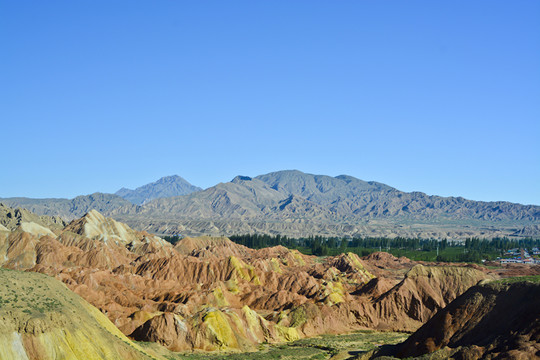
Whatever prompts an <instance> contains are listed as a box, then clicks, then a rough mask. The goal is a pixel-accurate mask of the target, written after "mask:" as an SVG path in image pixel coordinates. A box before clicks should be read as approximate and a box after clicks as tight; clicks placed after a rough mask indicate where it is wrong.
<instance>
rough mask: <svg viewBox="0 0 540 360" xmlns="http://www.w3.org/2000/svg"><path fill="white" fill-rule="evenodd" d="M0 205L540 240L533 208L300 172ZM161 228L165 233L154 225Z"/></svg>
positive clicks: (197, 222)
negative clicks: (135, 194)
mask: <svg viewBox="0 0 540 360" xmlns="http://www.w3.org/2000/svg"><path fill="white" fill-rule="evenodd" d="M177 179H182V178H180V177H177V178H176V177H164V178H162V179H160V180H158V181H156V182H154V183H151V184H147V185H145V186H142V187H140V188H137V189H142V188H145V187H146V188H145V189H148V188H152V187H153V186H154V184H157V183H160V182H161V183H160V184H161V186H162V187H161V188H160V190H159V191H162V192H161V193H162V194H165V190H164V188H163V187H166V186H167V185H166V184H173V185H172V187H173V189H172V190H171V191H176V190H174V188H175V184H176V180H177ZM182 180H183V179H182ZM199 189H200V188H199ZM169 190H170V189H169ZM159 191H157V190H156V192H155V194H157V193H158V192H159ZM119 192H120V191H119ZM143 192H144V191H143ZM126 194H127V193H126V192H124V196H126V197H127V195H126ZM0 201H2V202H5V203H6V204H7V205H10V206H23V207H27V208H29V209H30V210H32V211H34V212H36V213H39V214H44V215H60V216H63V217H65V218H67V219H72V218H76V217H80V216H82V215H83V214H84V213H86V212H88V211H89V210H91V209H96V210H98V211H100V212H102V213H104V214H105V215H108V216H113V217H115V218H116V219H118V220H122V221H124V222H127V223H128V224H129V225H130V226H133V227H135V228H137V229H144V230H147V231H150V232H154V233H160V234H166V233H183V234H184V235H190V236H196V235H203V234H206V235H233V234H239V233H249V232H258V233H260V232H263V233H269V234H277V233H280V234H282V235H288V236H306V235H311V233H309V234H308V233H307V232H306V229H308V228H309V227H310V226H311V228H313V229H316V228H318V229H323V230H322V234H323V235H326V236H390V237H394V236H408V237H416V236H418V237H438V238H442V237H448V238H463V237H470V236H480V237H496V236H518V237H523V236H540V226H539V225H540V206H536V205H522V204H516V203H510V202H505V201H496V202H485V201H474V200H468V199H465V198H463V197H442V196H437V195H427V194H425V193H422V192H418V191H416V192H404V191H400V190H398V189H395V188H393V187H391V186H389V185H386V184H382V183H379V182H376V181H364V180H361V179H357V178H355V177H353V176H350V175H339V176H336V177H332V176H327V175H314V174H308V173H303V172H301V171H299V170H283V171H277V172H272V173H268V174H263V175H258V176H256V177H249V176H242V175H239V176H236V177H235V178H233V179H232V180H231V181H230V182H225V183H219V184H217V185H215V186H212V187H210V188H207V189H204V190H202V189H201V190H198V191H194V192H191V193H189V194H186V195H179V196H173V197H161V198H155V199H149V198H148V199H146V200H143V203H141V204H133V203H132V202H130V201H128V200H126V199H125V198H122V197H120V196H118V195H115V194H100V193H96V194H91V195H87V196H80V197H77V198H75V199H72V200H67V199H51V200H49V199H36V200H34V199H23V198H11V199H0ZM216 222H218V223H220V224H222V225H216ZM237 222H243V224H242V225H241V226H238V225H237ZM165 223H167V224H168V225H166V226H165V227H164V226H162V225H160V224H165Z"/></svg>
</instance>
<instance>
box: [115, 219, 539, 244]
mask: <svg viewBox="0 0 540 360" xmlns="http://www.w3.org/2000/svg"><path fill="white" fill-rule="evenodd" d="M113 217H114V218H115V219H116V220H118V221H122V222H125V223H126V224H128V225H129V226H131V227H132V228H134V229H139V230H140V231H147V232H150V233H154V234H160V235H180V234H181V235H184V236H201V235H210V236H232V235H239V234H268V235H277V234H279V235H285V236H289V237H307V236H312V235H313V236H328V237H366V236H368V237H370V236H371V237H390V238H391V237H396V236H401V237H408V238H417V237H418V238H424V239H428V238H438V239H441V238H447V239H464V238H467V237H480V238H494V237H504V236H517V235H519V236H531V234H536V232H535V231H533V230H534V229H533V230H530V229H531V227H530V226H529V228H527V229H528V231H526V232H524V231H522V229H523V228H524V227H526V226H527V225H526V224H527V222H520V221H515V222H500V223H497V224H493V223H492V222H489V221H482V220H469V221H462V222H456V221H448V222H446V221H444V220H438V221H431V222H430V221H424V222H419V221H417V222H413V221H400V222H394V223H393V222H390V221H387V220H378V219H373V220H359V221H357V222H355V223H335V224H331V223H330V224H329V223H321V222H317V221H313V220H309V219H290V220H288V221H264V220H245V221H243V220H234V219H233V220H225V219H215V220H213V219H209V220H201V219H194V218H159V217H158V218H146V217H143V216H134V215H115V216H113ZM520 231H521V233H519V234H518V232H520Z"/></svg>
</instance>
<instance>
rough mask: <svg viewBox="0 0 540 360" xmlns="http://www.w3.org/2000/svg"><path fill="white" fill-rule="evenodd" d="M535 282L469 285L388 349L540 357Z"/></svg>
mask: <svg viewBox="0 0 540 360" xmlns="http://www.w3.org/2000/svg"><path fill="white" fill-rule="evenodd" d="M539 299H540V284H539V283H538V282H536V283H534V282H528V281H517V282H486V283H483V284H481V285H478V286H474V287H472V288H470V289H469V290H468V291H467V292H465V293H464V294H463V295H461V296H460V297H458V298H457V299H455V300H454V301H453V302H452V303H450V304H449V305H448V306H447V307H446V308H444V309H443V310H441V311H439V312H438V313H437V314H436V315H435V316H433V317H432V318H431V319H430V320H429V321H428V322H427V323H426V324H425V325H424V326H422V327H421V328H420V329H419V330H418V331H417V332H415V333H414V334H413V335H411V337H409V338H408V339H407V340H406V341H405V342H404V343H403V344H401V345H398V346H397V348H396V349H394V350H393V354H394V355H397V356H399V357H412V356H420V355H424V354H428V353H432V352H434V351H437V350H440V349H442V350H441V353H444V354H446V355H447V358H452V359H480V358H481V359H535V358H538V357H540V300H539Z"/></svg>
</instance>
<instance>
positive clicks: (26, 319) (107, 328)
mask: <svg viewBox="0 0 540 360" xmlns="http://www.w3.org/2000/svg"><path fill="white" fill-rule="evenodd" d="M28 358H30V359H32V358H43V359H69V360H78V359H81V360H82V359H85V360H90V359H111V360H113V359H114V360H116V359H127V360H131V359H133V360H135V359H151V358H152V357H150V356H149V355H147V354H146V353H145V351H144V350H143V349H142V348H140V347H139V346H138V345H137V344H135V343H133V342H131V341H130V340H129V339H128V338H126V337H125V336H124V335H123V334H122V333H121V332H120V331H119V330H118V329H117V328H116V327H115V326H114V325H113V324H112V323H111V322H110V321H109V320H108V319H107V317H106V316H105V315H104V314H102V313H101V312H100V311H99V310H97V309H96V308H94V307H93V306H91V305H90V304H88V303H87V302H86V301H84V300H83V299H82V298H81V297H79V296H78V295H77V294H75V293H73V292H71V291H70V290H69V289H68V288H67V287H65V286H64V284H62V283H61V282H59V281H57V280H55V279H53V278H51V277H48V276H46V275H43V274H38V273H31V272H20V271H13V270H7V269H0V359H1V360H4V359H5V360H8V359H9V360H17V359H28Z"/></svg>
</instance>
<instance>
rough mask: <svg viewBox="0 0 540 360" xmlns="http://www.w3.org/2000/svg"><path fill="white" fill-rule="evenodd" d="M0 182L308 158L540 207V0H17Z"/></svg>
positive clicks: (46, 191) (187, 174)
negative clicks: (539, 205)
mask: <svg viewBox="0 0 540 360" xmlns="http://www.w3.org/2000/svg"><path fill="white" fill-rule="evenodd" d="M0 36H1V38H0V46H1V56H0V69H1V70H0V119H1V120H0V121H1V127H0V131H1V140H2V141H1V144H2V155H3V156H2V159H3V161H2V165H1V168H0V169H1V170H0V197H11V196H28V197H74V196H76V195H79V194H89V193H92V192H95V191H101V192H114V191H116V190H118V189H119V188H121V187H123V186H125V187H130V188H134V187H137V186H140V185H143V184H146V183H148V182H151V181H154V180H156V179H158V178H160V177H162V176H165V175H171V174H178V175H181V176H183V177H184V178H186V179H187V180H188V181H190V182H192V183H193V184H195V185H199V186H201V187H209V186H212V185H214V184H216V183H218V182H225V181H229V180H231V179H232V178H233V177H234V176H235V175H238V174H242V175H251V176H255V175H259V174H263V173H267V172H270V171H276V170H282V169H299V170H302V171H305V172H310V173H316V174H327V175H334V176H335V175H340V174H349V175H353V176H356V177H358V178H361V179H364V180H376V181H380V182H383V183H386V184H389V185H391V186H394V187H396V188H398V189H401V190H405V191H423V192H426V193H428V194H437V195H444V196H450V195H453V196H464V197H466V198H469V199H474V200H508V201H514V202H521V203H529V204H530V203H532V204H540V2H539V1H536V0H531V1H520V0H518V1H493V0H489V1H469V0H467V1H454V0H452V1H450V0H448V1H401V0H400V1H316V0H309V1H252V0H251V1H221V0H220V1H133V0H129V1H127V0H126V1H96V0H92V1H67V0H66V1H51V0H49V1H37V0H36V1H24V0H0Z"/></svg>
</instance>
